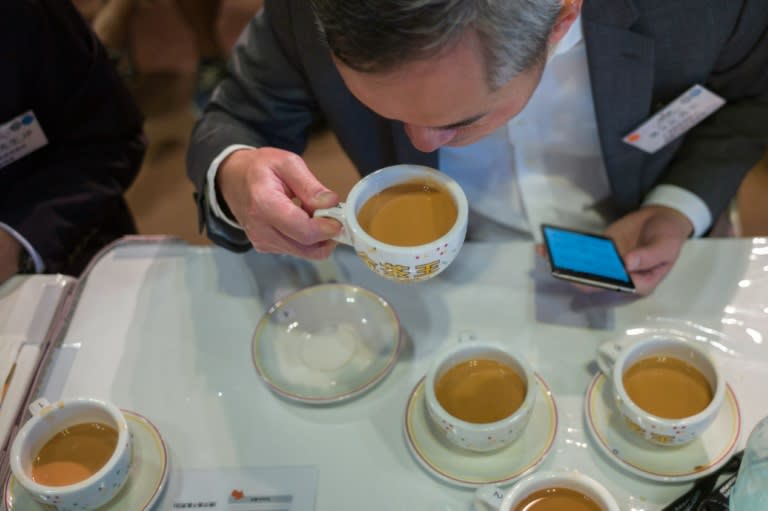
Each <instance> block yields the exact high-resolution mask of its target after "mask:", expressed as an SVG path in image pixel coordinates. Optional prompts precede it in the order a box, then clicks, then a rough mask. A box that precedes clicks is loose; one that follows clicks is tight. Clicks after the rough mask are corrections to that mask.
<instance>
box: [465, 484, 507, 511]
mask: <svg viewBox="0 0 768 511" xmlns="http://www.w3.org/2000/svg"><path fill="white" fill-rule="evenodd" d="M503 501H504V491H503V490H502V489H501V488H499V487H498V486H494V485H492V484H487V485H485V486H481V487H479V488H478V489H477V490H476V491H475V500H474V502H473V506H472V507H473V509H474V511H498V510H499V509H501V503H502V502H503Z"/></svg>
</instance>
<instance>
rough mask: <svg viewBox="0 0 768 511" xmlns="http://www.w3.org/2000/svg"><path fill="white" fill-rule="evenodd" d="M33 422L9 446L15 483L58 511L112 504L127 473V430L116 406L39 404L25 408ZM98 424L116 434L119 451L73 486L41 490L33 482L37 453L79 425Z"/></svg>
mask: <svg viewBox="0 0 768 511" xmlns="http://www.w3.org/2000/svg"><path fill="white" fill-rule="evenodd" d="M29 409H30V412H31V413H32V418H31V419H29V420H28V421H27V422H26V423H25V424H24V426H23V427H22V428H21V429H20V430H19V432H18V434H17V435H16V437H15V438H14V441H13V445H12V446H11V470H12V471H13V475H14V477H16V480H17V481H18V482H19V484H21V485H22V486H23V487H24V488H25V489H26V490H27V491H28V492H29V494H30V495H31V496H32V497H33V498H34V499H35V500H37V501H38V502H40V503H42V504H48V505H50V506H53V507H54V508H56V509H57V510H59V511H90V510H92V509H96V508H98V507H100V506H102V505H104V504H106V503H107V502H108V501H110V500H111V499H112V498H113V497H114V496H115V495H116V494H117V493H118V492H119V491H120V489H121V488H122V487H123V485H124V484H125V482H126V481H127V479H128V474H129V473H130V469H131V462H132V449H131V435H130V432H129V431H128V424H127V422H126V421H125V417H124V416H123V414H122V412H121V411H120V409H118V408H117V407H116V406H115V405H113V404H110V403H106V402H104V401H99V400H96V399H89V398H78V399H72V400H67V401H57V402H55V403H53V404H49V403H48V402H47V401H46V400H45V399H39V400H37V401H35V402H34V403H32V404H31V405H30V407H29ZM91 422H95V423H101V424H105V425H107V426H110V427H112V428H114V429H115V431H117V435H118V436H117V445H116V446H115V450H114V452H113V453H112V456H111V457H110V458H109V460H108V461H107V463H106V464H105V465H104V466H103V467H101V469H99V470H98V471H97V472H96V473H95V474H93V475H92V476H90V477H88V478H87V479H84V480H82V481H80V482H77V483H75V484H69V485H66V486H44V485H42V484H38V483H37V482H35V481H34V480H33V479H32V475H31V474H32V463H33V459H34V457H35V456H36V455H37V453H38V452H39V451H40V449H41V448H42V447H43V446H44V445H45V444H46V443H47V442H48V441H49V440H50V439H51V438H53V437H54V436H55V435H56V434H57V433H59V432H61V431H62V430H64V429H66V428H70V427H72V426H75V425H77V424H83V423H91Z"/></svg>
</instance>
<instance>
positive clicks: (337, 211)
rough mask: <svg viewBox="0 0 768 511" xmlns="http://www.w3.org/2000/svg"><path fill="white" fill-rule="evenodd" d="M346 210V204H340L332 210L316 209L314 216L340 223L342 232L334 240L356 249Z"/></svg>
mask: <svg viewBox="0 0 768 511" xmlns="http://www.w3.org/2000/svg"><path fill="white" fill-rule="evenodd" d="M345 209H346V208H345V204H344V203H343V202H339V203H338V204H336V205H335V206H334V207H332V208H325V209H316V210H315V212H314V214H313V215H312V216H313V217H324V218H333V219H334V220H336V221H338V222H339V223H340V224H341V232H339V234H338V235H336V236H334V237H333V239H334V240H335V241H338V242H339V243H344V244H345V245H350V246H353V247H354V246H355V243H354V241H353V240H352V236H350V235H349V229H348V228H347V215H346V213H345V212H344V210H345Z"/></svg>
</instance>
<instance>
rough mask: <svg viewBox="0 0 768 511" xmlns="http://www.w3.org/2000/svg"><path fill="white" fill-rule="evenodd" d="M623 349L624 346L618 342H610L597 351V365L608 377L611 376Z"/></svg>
mask: <svg viewBox="0 0 768 511" xmlns="http://www.w3.org/2000/svg"><path fill="white" fill-rule="evenodd" d="M623 348H624V346H622V345H621V344H620V343H618V342H615V341H608V342H606V343H603V344H602V345H601V346H600V347H599V348H598V349H597V365H598V367H599V368H600V370H601V371H602V372H603V374H605V375H606V376H609V375H610V374H611V372H612V371H613V366H614V364H616V360H618V358H619V356H620V355H621V351H622V349H623Z"/></svg>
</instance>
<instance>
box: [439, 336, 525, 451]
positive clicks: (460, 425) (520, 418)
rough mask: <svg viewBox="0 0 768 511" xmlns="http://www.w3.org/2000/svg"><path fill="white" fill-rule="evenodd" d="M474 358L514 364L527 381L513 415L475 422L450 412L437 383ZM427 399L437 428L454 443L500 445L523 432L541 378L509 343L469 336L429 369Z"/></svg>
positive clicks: (472, 446)
mask: <svg viewBox="0 0 768 511" xmlns="http://www.w3.org/2000/svg"><path fill="white" fill-rule="evenodd" d="M473 359H489V360H496V361H499V362H501V363H503V364H505V365H507V366H508V367H510V368H512V369H513V370H514V371H515V372H516V373H517V375H518V376H520V378H521V379H522V380H523V382H525V385H526V394H525V399H524V400H523V403H522V404H521V405H520V407H519V408H518V409H517V410H515V411H514V412H513V413H512V414H511V415H508V416H507V417H505V418H503V419H501V420H498V421H496V422H488V423H473V422H467V421H465V420H462V419H460V418H458V417H455V416H453V415H451V414H450V413H448V411H447V410H446V409H445V408H444V407H443V406H442V405H441V404H440V402H439V401H438V399H437V396H436V394H435V384H436V383H437V381H438V380H439V378H440V377H441V376H442V375H443V374H445V372H446V371H447V370H449V369H451V368H452V367H455V366H456V365H458V364H460V363H462V362H466V361H467V360H473ZM424 387H425V393H424V394H425V400H426V406H427V415H428V417H429V419H430V421H431V423H432V426H433V429H434V430H435V431H436V432H441V433H442V434H443V435H445V438H446V439H447V440H448V442H450V443H451V444H453V445H455V446H457V447H460V448H462V449H467V450H470V451H476V452H489V451H494V450H497V449H500V448H502V447H504V446H506V445H508V444H510V443H512V442H514V441H515V440H517V439H518V438H519V437H520V435H522V434H523V431H524V430H525V427H526V426H527V425H528V422H529V420H530V418H531V414H532V413H533V407H534V405H535V404H536V394H537V393H538V382H537V380H536V377H535V376H534V374H533V370H531V368H530V366H529V365H528V362H526V361H525V359H524V358H523V357H521V356H520V355H518V354H516V353H515V352H514V351H512V350H510V349H509V348H508V347H506V346H504V345H502V344H499V343H495V342H490V341H474V340H468V341H463V342H460V343H459V344H457V345H455V346H452V347H451V348H449V349H447V350H445V351H443V352H442V354H441V355H439V356H438V357H437V358H436V359H435V360H434V362H433V363H432V365H431V366H430V369H429V371H428V372H427V376H426V381H425V384H424Z"/></svg>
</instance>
